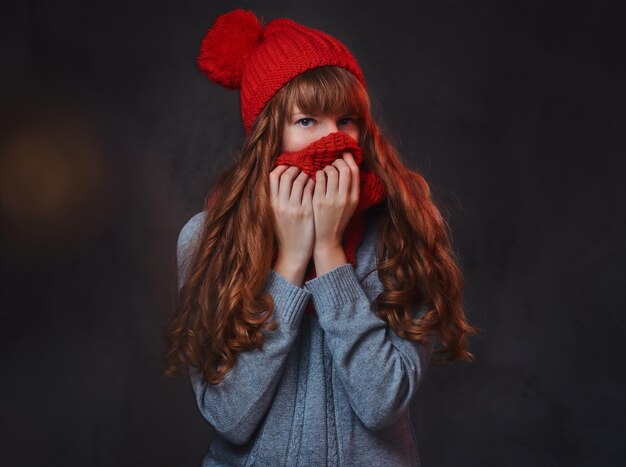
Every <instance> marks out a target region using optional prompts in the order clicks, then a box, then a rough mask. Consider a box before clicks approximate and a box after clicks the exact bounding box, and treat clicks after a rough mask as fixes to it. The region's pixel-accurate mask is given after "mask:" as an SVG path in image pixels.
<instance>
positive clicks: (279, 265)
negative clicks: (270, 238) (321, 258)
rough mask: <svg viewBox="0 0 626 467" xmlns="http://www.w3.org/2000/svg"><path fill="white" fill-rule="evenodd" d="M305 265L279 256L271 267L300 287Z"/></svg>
mask: <svg viewBox="0 0 626 467" xmlns="http://www.w3.org/2000/svg"><path fill="white" fill-rule="evenodd" d="M306 267H307V265H306V264H304V265H302V264H299V263H298V262H294V261H289V260H288V259H283V258H280V257H279V258H278V259H277V260H276V263H275V264H274V267H273V268H272V269H274V271H276V272H277V273H279V274H280V275H281V276H283V277H284V278H285V279H287V280H288V281H289V282H291V283H292V284H294V285H295V286H297V287H300V288H302V285H303V284H304V275H305V274H306Z"/></svg>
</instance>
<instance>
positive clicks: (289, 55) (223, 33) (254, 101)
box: [196, 8, 366, 134]
mask: <svg viewBox="0 0 626 467" xmlns="http://www.w3.org/2000/svg"><path fill="white" fill-rule="evenodd" d="M196 62H197V65H198V67H199V68H200V70H201V71H202V72H203V73H204V74H205V75H206V77H207V78H208V79H209V80H211V81H214V82H216V83H218V84H221V85H222V86H225V87H228V88H231V89H237V88H240V89H241V92H240V101H241V118H242V120H243V124H244V129H245V132H246V134H248V133H250V130H251V129H252V126H253V125H254V122H255V120H256V118H257V117H258V115H259V113H260V112H261V110H262V109H263V107H265V105H266V104H267V102H268V101H269V100H270V99H271V98H272V97H273V96H274V94H276V92H277V91H278V90H279V89H280V88H281V87H283V86H284V85H285V84H286V83H287V82H289V81H290V80H291V79H292V78H294V77H295V76H297V75H299V74H301V73H303V72H305V71H307V70H309V69H312V68H317V67H320V66H330V65H334V66H339V67H342V68H345V69H347V70H349V71H350V72H352V73H353V74H354V75H355V76H356V77H357V79H358V80H359V81H360V82H361V84H362V85H363V87H366V86H365V79H364V78H363V73H362V71H361V69H360V67H359V65H358V63H357V61H356V59H355V58H354V56H353V55H352V54H351V53H350V51H349V50H348V49H347V47H346V46H345V45H343V44H342V43H341V42H340V41H338V40H337V39H335V38H334V37H332V36H330V35H329V34H326V33H324V32H322V31H318V30H316V29H312V28H308V27H306V26H303V25H301V24H299V23H297V22H295V21H293V20H291V19H288V18H276V19H274V20H272V21H270V22H268V23H267V24H266V25H263V24H262V19H258V18H257V17H256V15H255V14H254V13H253V12H252V11H249V10H242V9H239V8H238V9H235V10H232V11H230V12H228V13H225V14H223V15H221V16H219V17H218V18H217V19H216V20H215V21H214V23H213V25H212V26H211V27H210V28H209V30H208V31H207V33H206V34H205V36H204V38H203V39H202V42H201V45H200V52H199V54H198V56H197V58H196Z"/></svg>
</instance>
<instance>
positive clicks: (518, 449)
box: [0, 1, 626, 467]
mask: <svg viewBox="0 0 626 467" xmlns="http://www.w3.org/2000/svg"><path fill="white" fill-rule="evenodd" d="M234 7H243V8H250V9H253V10H254V11H255V12H256V13H257V14H258V15H259V16H263V17H264V18H265V19H266V20H270V19H273V18H276V17H281V16H285V17H290V18H293V19H295V20H297V21H299V22H301V23H303V24H305V25H307V26H310V27H314V28H318V29H321V30H323V31H327V32H329V33H331V34H332V35H334V36H335V37H337V38H339V39H340V40H341V41H343V42H344V43H345V44H346V45H347V46H348V47H349V48H350V49H351V50H352V51H353V52H354V54H355V56H356V57H357V59H358V61H359V63H360V64H361V67H362V69H363V71H364V73H365V78H366V80H367V82H368V86H369V90H370V93H371V96H372V99H373V101H374V106H375V112H376V116H377V118H378V119H379V120H380V121H381V122H382V123H383V124H384V127H385V128H386V129H387V131H388V132H389V134H390V136H391V138H392V140H393V142H394V143H395V144H396V145H397V146H398V148H399V149H400V150H401V151H402V154H403V157H404V159H405V161H406V163H407V164H408V165H410V166H411V167H413V168H414V169H416V170H419V171H421V172H422V173H423V174H424V176H425V177H426V179H427V180H428V181H429V183H430V186H431V188H432V190H433V196H434V197H435V198H436V200H438V202H439V203H440V206H441V208H442V210H443V212H444V213H445V215H446V216H447V218H448V219H449V224H450V228H451V230H452V232H453V240H454V247H455V250H456V251H457V252H458V254H459V256H460V257H461V260H462V267H463V270H464V271H465V274H466V281H467V284H466V311H467V314H468V316H469V319H470V320H472V322H473V323H474V324H475V325H477V326H478V327H480V328H481V330H482V332H481V334H480V336H478V337H477V338H475V339H473V340H472V342H471V348H472V350H473V351H474V353H475V354H476V357H477V361H476V363H474V364H471V365H470V364H454V365H447V366H441V365H439V366H431V367H430V368H429V370H428V372H427V374H426V378H425V380H424V381H423V383H422V386H421V388H420V390H419V391H418V393H417V396H416V399H415V400H414V403H413V405H412V410H413V418H414V420H415V431H416V435H417V439H418V442H419V450H420V454H421V456H422V459H423V462H424V465H425V467H446V466H450V467H454V466H477V467H485V466H550V467H552V466H573V465H576V466H578V465H581V466H583V465H584V466H594V467H595V466H621V465H625V464H626V452H625V448H624V443H623V438H624V435H625V430H624V414H625V412H626V404H625V398H626V396H625V394H626V384H625V383H626V373H625V371H624V363H625V358H626V351H625V350H624V342H623V341H624V336H625V330H626V318H625V316H626V299H625V291H624V289H625V288H626V273H625V269H626V268H625V263H626V261H625V260H626V241H625V239H626V222H625V215H624V212H625V211H626V209H625V207H624V205H625V201H626V195H625V192H624V178H625V176H626V170H625V169H626V163H625V160H624V159H625V156H626V151H625V144H624V139H625V137H624V124H625V123H626V119H625V118H624V113H625V105H624V104H625V99H624V97H625V91H624V83H625V82H626V76H625V60H624V46H625V45H626V44H625V38H626V31H625V29H626V28H625V25H626V21H625V20H624V18H625V16H626V15H625V13H626V11H625V10H626V9H625V8H624V6H623V4H620V3H605V2H602V3H600V2H597V3H596V2H594V3H583V2H576V3H565V2H551V3H538V2H533V3H512V4H511V3H485V2H482V3H464V2H458V3H440V2H438V3H414V2H393V1H390V2H384V3H383V2H350V1H343V2H314V1H308V2H294V1H291V2H287V1H281V2H265V3H261V2H254V3H253V2H217V1H205V2H184V3H182V2H181V3H174V2H150V1H144V2H133V3H124V2H97V1H96V2H72V1H67V2H45V3H44V2H41V3H36V2H3V3H2V4H1V5H0V27H1V30H0V40H1V58H0V60H1V62H0V79H1V83H0V84H1V90H0V96H1V105H0V115H1V130H0V135H1V150H2V157H1V159H0V181H1V183H0V220H1V222H2V228H1V238H0V239H1V246H0V248H1V270H2V277H1V280H2V290H1V296H0V303H1V310H2V311H1V321H0V345H1V354H0V361H1V362H2V368H1V376H0V400H1V401H2V409H1V415H0V419H1V422H0V423H1V427H0V429H1V432H0V440H1V445H2V451H1V454H0V455H1V456H2V460H1V461H0V462H1V463H2V465H6V466H44V465H45V466H64V467H68V466H85V467H89V466H107V467H108V466H111V467H118V466H190V467H191V466H199V463H200V459H201V458H202V456H203V455H204V454H205V453H206V450H207V446H208V443H209V441H210V438H211V436H212V431H211V428H210V427H209V425H208V424H207V423H206V422H205V420H204V419H203V418H202V417H201V415H200V413H199V411H198V409H197V407H196V405H195V399H194V396H193V393H192V390H191V387H190V384H189V382H188V380H187V379H185V377H183V376H181V377H179V378H176V379H170V378H166V377H163V376H161V375H160V373H159V370H160V368H159V363H160V360H159V359H160V356H161V354H162V351H163V343H162V341H161V331H162V328H163V326H164V324H165V322H166V321H167V318H168V317H169V316H170V314H171V313H172V311H173V304H174V300H175V297H176V286H175V277H176V276H175V274H176V271H175V244H176V239H177V235H178V232H179V230H180V228H181V227H182V225H183V224H184V223H185V222H186V221H187V219H189V218H190V217H191V216H192V215H193V214H195V213H196V212H198V211H199V210H201V209H202V205H203V200H204V197H205V194H206V191H207V189H208V187H209V185H210V183H211V181H212V180H213V179H214V176H215V174H216V173H217V172H218V170H219V169H220V168H223V167H224V166H226V165H227V164H231V163H232V161H233V158H232V157H233V151H235V150H236V149H237V148H238V147H239V145H240V144H241V141H242V137H243V129H242V125H241V122H240V117H239V107H238V94H237V93H236V92H235V91H228V90H226V89H224V88H220V87H219V86H218V85H216V84H214V83H210V82H209V81H208V80H207V79H206V78H205V77H204V76H203V75H202V74H201V73H200V72H199V70H197V68H196V65H195V56H196V53H197V51H198V46H199V43H200V40H201V38H202V36H203V35H204V33H205V31H206V29H207V28H208V27H209V26H210V25H211V23H212V21H213V19H214V18H215V17H216V16H218V15H219V14H221V13H224V12H226V11H228V10H230V9H232V8H234Z"/></svg>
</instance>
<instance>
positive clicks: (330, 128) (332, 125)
mask: <svg viewBox="0 0 626 467" xmlns="http://www.w3.org/2000/svg"><path fill="white" fill-rule="evenodd" d="M337 131H339V129H338V128H337V122H335V121H334V120H329V122H328V124H327V125H326V132H325V134H324V136H326V135H328V134H330V133H335V132H337Z"/></svg>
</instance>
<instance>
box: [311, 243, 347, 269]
mask: <svg viewBox="0 0 626 467" xmlns="http://www.w3.org/2000/svg"><path fill="white" fill-rule="evenodd" d="M313 261H314V262H315V274H316V275H317V276H321V275H322V274H325V273H327V272H328V271H331V270H333V269H335V268H337V267H339V266H342V265H344V264H346V263H347V262H348V259H347V258H346V253H345V251H344V250H343V247H342V246H341V245H338V244H335V245H316V246H315V248H314V249H313Z"/></svg>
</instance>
